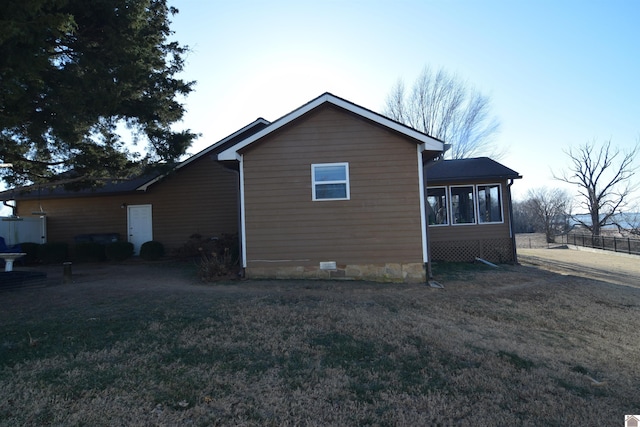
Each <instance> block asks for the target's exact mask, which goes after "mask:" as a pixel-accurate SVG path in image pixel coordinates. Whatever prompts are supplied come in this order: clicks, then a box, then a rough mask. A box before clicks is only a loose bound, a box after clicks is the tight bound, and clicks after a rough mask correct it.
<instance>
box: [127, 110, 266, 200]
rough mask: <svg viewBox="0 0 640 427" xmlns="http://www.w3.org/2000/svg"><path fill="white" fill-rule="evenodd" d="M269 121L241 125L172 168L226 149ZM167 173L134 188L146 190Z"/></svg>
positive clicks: (259, 129)
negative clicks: (236, 129) (238, 128)
mask: <svg viewBox="0 0 640 427" xmlns="http://www.w3.org/2000/svg"><path fill="white" fill-rule="evenodd" d="M270 124H271V123H270V122H268V121H267V120H265V119H263V118H262V117H260V118H258V119H256V120H254V121H253V122H252V123H249V124H248V125H247V126H245V127H243V128H242V129H240V130H238V131H236V132H234V133H232V134H231V135H229V136H227V137H225V138H223V139H221V140H220V141H218V142H216V143H215V144H213V145H210V146H209V147H207V148H205V149H204V150H202V151H200V152H199V153H196V154H194V155H193V156H191V157H189V158H188V159H186V160H184V161H182V162H180V163H178V164H177V165H176V166H175V167H174V168H173V170H174V171H175V170H178V169H180V168H182V167H184V166H186V165H188V164H189V163H191V162H193V161H195V160H197V159H199V158H201V157H203V156H206V155H209V154H211V155H213V154H216V153H219V152H220V151H222V150H224V149H226V148H227V147H229V146H231V145H233V144H236V143H237V142H238V141H242V140H243V139H245V138H247V137H249V136H251V135H253V134H255V133H256V132H259V131H261V130H262V129H264V128H266V127H267V126H269V125H270ZM166 175H167V174H163V175H160V176H157V177H156V178H153V179H152V180H150V181H148V182H145V183H144V184H142V185H140V186H139V187H137V188H136V190H139V191H146V189H147V188H148V187H149V186H150V185H152V184H154V183H156V182H157V181H159V180H161V179H162V178H164V177H165V176H166Z"/></svg>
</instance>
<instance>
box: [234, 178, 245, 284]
mask: <svg viewBox="0 0 640 427" xmlns="http://www.w3.org/2000/svg"><path fill="white" fill-rule="evenodd" d="M232 171H233V173H234V175H236V176H237V177H238V181H237V186H236V196H237V198H238V199H237V202H236V210H237V218H236V221H237V224H238V265H239V266H240V272H239V276H240V277H241V278H244V268H242V265H243V257H242V247H243V246H244V245H243V244H242V215H241V214H240V211H241V210H242V201H241V200H240V169H238V170H235V169H232Z"/></svg>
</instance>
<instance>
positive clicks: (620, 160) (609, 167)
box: [554, 140, 640, 236]
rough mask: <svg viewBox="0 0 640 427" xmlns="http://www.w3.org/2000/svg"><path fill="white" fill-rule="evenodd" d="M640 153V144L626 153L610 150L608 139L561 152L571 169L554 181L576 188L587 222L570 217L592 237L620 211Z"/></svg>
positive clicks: (630, 185)
mask: <svg viewBox="0 0 640 427" xmlns="http://www.w3.org/2000/svg"><path fill="white" fill-rule="evenodd" d="M639 152H640V143H637V144H636V145H635V147H634V148H633V149H631V150H628V151H620V149H618V148H615V147H611V140H609V141H607V142H606V143H604V144H602V145H600V146H597V145H596V143H595V141H592V142H588V143H586V144H584V145H582V146H580V147H578V148H577V149H569V150H568V151H565V153H566V154H567V155H568V156H569V158H570V160H571V166H570V167H569V168H568V170H566V171H564V172H563V173H562V174H561V175H556V174H554V178H555V179H558V180H560V181H564V182H566V183H569V184H574V185H577V186H578V194H579V200H580V206H582V207H583V208H585V209H586V210H587V213H588V214H589V216H590V220H591V221H590V222H589V221H584V220H582V219H580V218H579V217H575V216H574V217H573V218H574V219H575V220H576V221H577V222H578V223H580V224H581V225H583V226H584V227H585V228H587V229H588V230H589V231H590V232H591V234H592V235H593V236H599V235H600V230H601V228H602V227H604V226H607V225H614V224H615V222H614V218H615V217H614V215H615V214H616V213H620V212H621V211H622V209H624V208H625V207H626V206H627V204H628V202H629V198H630V197H631V195H632V193H633V191H634V190H635V189H636V188H637V184H634V183H633V182H632V180H631V179H632V177H633V176H634V174H635V171H636V169H637V166H636V165H634V161H635V159H636V156H637V155H638V153H639Z"/></svg>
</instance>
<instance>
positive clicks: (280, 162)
mask: <svg viewBox="0 0 640 427" xmlns="http://www.w3.org/2000/svg"><path fill="white" fill-rule="evenodd" d="M443 150H444V144H443V143H442V142H441V141H439V140H436V139H434V138H431V137H430V136H428V135H426V134H423V133H420V132H417V131H415V130H413V129H411V128H408V127H406V126H404V125H401V124H399V123H397V122H394V121H392V120H389V119H387V118H385V117H383V116H380V115H378V114H376V113H374V112H372V111H369V110H366V109H364V108H362V107H359V106H357V105H355V104H352V103H350V102H348V101H345V100H343V99H341V98H338V97H336V96H334V95H331V94H328V93H327V94H324V95H322V96H320V97H318V98H316V99H314V100H313V101H311V102H309V103H308V104H306V105H304V106H302V107H300V108H299V109H297V110H295V111H293V112H292V113H290V114H288V115H286V116H284V117H283V118H281V119H279V120H278V121H276V122H274V123H273V124H271V125H270V126H269V127H267V128H265V129H264V130H262V131H260V132H258V133H256V134H255V135H253V136H251V137H249V138H247V139H245V140H243V141H239V142H238V143H237V144H235V145H232V146H230V147H229V148H227V149H226V150H224V151H221V152H220V154H219V155H218V159H219V160H221V161H224V162H233V163H235V164H236V165H237V167H238V169H239V171H240V194H241V197H240V209H241V215H240V217H241V236H242V240H243V241H242V248H243V256H242V259H243V263H244V265H243V267H244V268H245V272H246V275H247V277H287V278H291V277H314V278H316V277H353V278H365V279H378V280H380V279H382V280H405V281H424V280H425V268H424V266H425V263H426V262H427V261H428V247H427V230H426V215H425V203H424V187H425V181H424V175H423V167H422V165H423V163H425V162H428V161H430V160H431V159H434V158H437V157H439V156H440V155H441V154H442V152H443Z"/></svg>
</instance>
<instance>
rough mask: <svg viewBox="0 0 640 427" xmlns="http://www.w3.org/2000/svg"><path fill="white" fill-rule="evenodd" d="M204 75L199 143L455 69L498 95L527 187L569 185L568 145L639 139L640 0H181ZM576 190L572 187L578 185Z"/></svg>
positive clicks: (199, 76) (198, 73) (195, 108)
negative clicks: (561, 179) (565, 177)
mask: <svg viewBox="0 0 640 427" xmlns="http://www.w3.org/2000/svg"><path fill="white" fill-rule="evenodd" d="M169 4H171V5H173V6H175V7H177V8H178V9H179V10H180V13H179V14H178V15H176V16H174V17H173V24H172V28H173V30H175V32H176V33H175V36H174V37H175V38H176V39H177V40H178V41H180V42H181V43H183V44H187V45H189V46H190V47H191V48H192V52H191V53H190V54H189V55H188V57H187V63H186V70H185V73H184V75H183V77H184V78H185V79H188V80H197V81H198V83H197V86H196V90H195V92H194V93H192V94H191V95H190V96H189V97H188V99H187V100H186V105H187V108H188V113H187V116H186V119H185V123H184V126H185V127H188V128H190V129H192V130H193V131H195V132H199V133H202V137H201V138H200V139H199V140H198V141H196V143H195V144H194V145H193V147H192V149H191V150H190V152H191V153H195V152H197V151H199V150H201V149H203V148H205V147H207V146H209V145H210V144H213V143H214V142H216V141H218V140H219V139H221V138H223V137H225V136H226V135H228V134H230V133H232V132H234V131H235V130H237V129H239V128H240V127H242V126H244V125H246V124H248V123H249V122H251V121H253V120H254V119H256V118H257V117H264V118H265V119H267V120H275V119H277V118H279V117H280V116H282V115H284V114H286V113H288V112H290V111H292V110H293V109H295V108H297V107H299V106H300V105H302V104H304V103H306V102H307V101H309V100H311V99H313V98H315V97H316V96H318V95H320V94H321V93H323V92H327V91H329V92H332V93H333V94H335V95H337V96H340V97H343V98H346V99H348V100H350V101H352V102H355V103H357V104H359V105H362V106H363V107H366V108H369V109H371V110H374V111H378V112H380V111H381V110H382V109H383V107H384V102H385V99H386V97H387V95H388V93H389V91H390V89H391V88H392V86H393V85H394V84H395V83H396V81H397V80H398V78H403V79H404V80H405V83H406V84H410V83H412V81H413V80H414V79H415V78H416V77H417V75H418V74H419V73H420V71H421V70H422V69H423V68H424V67H425V66H426V65H430V66H432V67H435V68H438V67H444V68H445V69H447V70H448V71H450V72H453V73H457V74H458V75H459V76H460V77H462V78H464V79H466V80H468V81H469V83H471V84H473V85H474V86H476V88H477V89H479V90H481V91H482V92H483V93H485V94H487V95H489V96H490V97H491V100H492V108H493V112H494V114H495V115H496V116H497V117H498V118H499V120H500V122H501V124H502V126H501V132H500V134H499V135H498V137H497V141H496V142H497V143H498V144H499V145H501V146H505V147H507V149H508V154H507V155H506V156H504V157H503V158H502V159H501V160H500V161H501V162H502V163H504V164H505V165H506V166H508V167H511V168H512V169H515V170H516V171H518V172H520V173H521V174H522V175H523V176H524V179H523V180H520V181H518V182H517V183H516V185H515V186H514V194H515V196H516V198H518V197H523V196H524V195H525V193H526V190H527V189H529V188H532V187H540V186H543V185H548V186H559V185H561V184H560V183H558V182H557V181H554V180H552V179H551V170H552V169H553V170H561V169H562V168H563V167H565V166H566V165H567V164H568V160H567V157H566V155H565V154H564V153H563V149H567V148H569V147H571V146H577V145H579V144H583V143H585V142H587V141H590V140H593V139H597V140H599V141H602V140H607V139H612V141H613V143H614V144H615V145H617V146H620V147H621V148H624V147H627V148H630V147H632V146H633V145H634V143H635V142H636V141H638V139H639V138H640V24H639V22H640V1H636V0H627V1H620V0H613V1H593V0H583V1H562V0H554V1H547V0H536V1H533V0H531V1H516V0H502V1H495V0H485V1H480V0H477V1H471V0H451V1H445V0H422V1H417V0H416V1H408V0H404V1H403V0H396V1H364V0H358V1H337V0H334V1H332V0H328V1H317V0H315V1H301V0H298V1H277V0H273V1H242V0H240V1H235V0H234V1H206V0H173V1H171V0H169ZM572 191H573V190H572Z"/></svg>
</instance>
